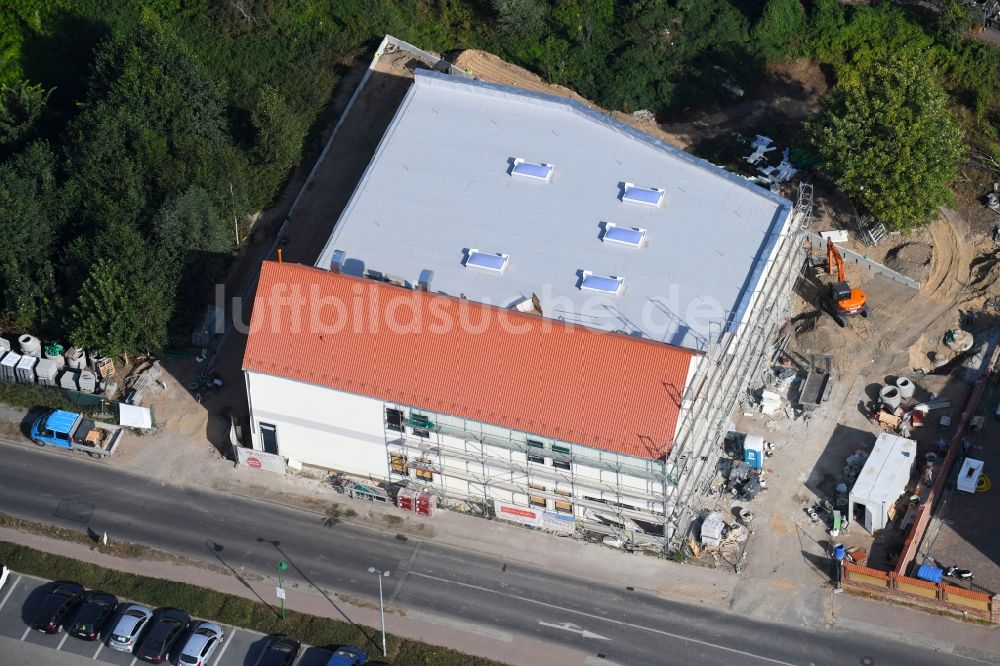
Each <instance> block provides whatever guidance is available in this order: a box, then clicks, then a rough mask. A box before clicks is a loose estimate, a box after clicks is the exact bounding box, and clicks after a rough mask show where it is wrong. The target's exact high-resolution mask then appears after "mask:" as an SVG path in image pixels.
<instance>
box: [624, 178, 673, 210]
mask: <svg viewBox="0 0 1000 666" xmlns="http://www.w3.org/2000/svg"><path fill="white" fill-rule="evenodd" d="M665 194H666V192H664V191H663V190H662V189H660V188H659V187H636V185H635V183H625V192H624V194H622V201H629V202H631V203H639V204H644V205H646V206H656V207H657V208H659V207H660V206H662V205H663V196H664V195H665Z"/></svg>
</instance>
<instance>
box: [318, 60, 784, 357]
mask: <svg viewBox="0 0 1000 666" xmlns="http://www.w3.org/2000/svg"><path fill="white" fill-rule="evenodd" d="M518 160H523V161H524V162H523V163H527V164H529V165H531V167H530V168H533V169H534V170H535V171H537V172H538V173H537V175H536V176H532V177H525V176H522V175H518V174H513V173H512V170H513V168H514V166H515V165H516V164H517V165H521V164H523V163H522V162H520V161H518ZM542 165H544V166H551V167H552V169H551V173H549V175H548V180H546V179H545V178H544V177H542V176H544V175H545V174H543V173H542V170H543V166H542ZM529 175H530V174H529ZM656 190H662V197H660V196H659V195H657V193H656ZM626 194H627V195H628V196H626ZM790 210H791V203H790V202H789V201H788V200H786V199H784V198H782V197H779V196H777V195H775V194H772V193H771V192H768V191H767V190H764V189H762V188H760V187H759V186H757V185H754V184H752V183H750V182H748V181H746V180H745V179H743V178H740V177H739V176H735V175H733V174H730V173H728V172H727V171H725V170H723V169H721V168H719V167H716V166H714V165H711V164H709V163H708V162H705V161H703V160H700V159H698V158H695V157H693V156H691V155H689V154H687V153H685V152H683V151H681V150H679V149H677V148H675V147H673V146H670V145H668V144H666V143H664V142H662V141H659V140H656V139H654V138H652V137H650V136H649V135H647V134H645V133H643V132H640V131H638V130H635V129H633V128H631V127H629V126H627V125H624V124H622V123H619V122H617V121H615V120H613V119H611V118H609V117H607V116H604V115H602V114H599V113H597V112H595V111H592V110H591V109H588V108H586V107H585V106H583V105H581V104H578V103H576V102H573V101H571V100H567V99H563V98H559V97H552V96H548V95H543V94H538V93H532V92H527V91H522V90H518V89H516V88H510V87H507V86H500V85H494V84H487V83H482V82H480V81H473V80H469V79H463V78H460V77H454V76H448V75H444V74H438V73H436V72H425V71H421V70H418V71H417V72H416V76H415V81H414V84H413V86H411V88H410V90H409V92H408V93H407V96H406V98H405V99H404V100H403V102H402V104H401V105H400V108H399V110H398V111H397V113H396V116H395V118H394V120H393V122H392V123H391V125H390V126H389V128H388V129H387V130H386V133H385V135H384V136H383V138H382V142H381V144H380V146H379V148H378V150H377V152H376V154H375V156H374V157H373V159H372V162H371V163H370V164H369V166H368V169H367V171H366V172H365V174H364V176H363V178H362V180H361V182H360V183H359V184H358V187H357V189H356V190H355V192H354V194H353V196H352V198H351V200H350V202H349V203H348V206H347V208H345V210H344V212H343V214H342V215H341V217H340V220H339V221H338V223H337V225H336V228H335V230H334V232H333V234H332V236H331V237H330V240H329V241H328V242H327V245H326V247H325V248H324V250H323V252H322V253H321V255H320V258H319V260H318V261H317V264H316V265H317V266H318V267H321V268H329V267H330V264H331V260H332V258H333V257H334V256H335V255H334V253H335V252H342V253H343V255H340V254H337V255H336V256H338V257H343V263H342V264H341V266H342V270H343V271H344V272H345V273H348V274H352V275H361V274H363V273H365V272H366V271H373V272H377V273H380V274H383V275H392V276H396V277H398V278H401V279H402V280H403V281H404V282H406V283H408V284H410V285H416V284H417V283H418V282H419V281H420V280H421V279H422V278H426V277H427V276H430V286H429V289H430V291H433V292H441V293H445V294H449V295H451V296H462V295H464V296H465V297H466V298H469V299H471V300H475V301H480V302H484V303H490V304H493V305H499V306H502V307H509V306H513V305H516V304H517V303H518V302H521V301H523V300H524V299H530V298H531V295H532V294H533V293H534V294H536V295H537V296H538V297H539V300H540V302H541V306H542V310H543V314H544V316H546V317H553V318H557V319H562V320H565V321H569V322H573V323H579V324H584V325H587V326H591V327H594V328H599V329H604V330H611V331H625V332H627V333H629V334H633V335H638V336H641V337H645V338H650V339H654V340H659V341H663V342H668V343H672V344H676V345H682V346H685V347H689V348H694V349H704V348H705V347H706V346H707V342H708V341H709V340H710V339H711V340H716V339H718V338H719V336H720V335H721V334H722V333H723V332H724V331H725V330H727V329H728V330H732V329H733V328H735V326H734V325H733V322H736V323H737V324H738V323H739V322H740V321H741V320H742V317H743V315H744V310H745V308H746V305H747V301H748V300H749V297H750V295H751V294H752V292H753V291H754V289H755V287H756V285H757V282H758V281H759V279H760V275H761V274H762V271H763V268H764V266H765V264H766V262H767V261H768V259H769V257H770V254H771V252H772V251H773V249H774V247H775V245H776V242H777V240H778V238H779V237H780V235H781V234H782V233H783V231H784V229H785V227H786V225H787V223H788V218H789V212H790ZM612 225H613V226H612ZM609 228H614V229H626V230H629V229H640V230H644V233H643V234H642V240H641V242H640V243H639V245H638V246H635V245H631V244H629V243H628V242H624V243H623V242H611V240H613V238H614V237H615V236H618V235H621V236H622V237H628V235H627V234H621V232H616V233H615V234H613V236H612V239H609V240H608V241H607V242H605V234H606V232H607V230H608V229H609ZM635 236H637V234H633V235H632V236H631V237H632V238H634V237H635ZM472 249H476V250H477V251H478V252H479V253H486V254H501V255H507V256H508V257H509V258H508V260H507V263H506V265H505V267H504V270H503V271H502V272H501V271H487V270H477V269H475V268H474V267H473V268H470V267H468V266H467V262H468V258H469V252H470V250H472ZM585 272H587V275H590V276H597V277H599V278H611V279H612V280H616V279H617V280H619V282H620V287H619V288H618V289H617V290H610V289H609V290H605V289H603V288H601V289H597V290H594V289H590V288H587V289H583V288H581V287H583V286H584V285H583V282H584V278H585V277H586V276H585ZM597 282H600V283H601V284H605V282H603V281H600V280H591V281H590V282H589V283H588V285H593V284H595V283H597ZM606 284H609V285H610V284H611V281H607V282H606Z"/></svg>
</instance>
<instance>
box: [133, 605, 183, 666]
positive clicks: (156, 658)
mask: <svg viewBox="0 0 1000 666" xmlns="http://www.w3.org/2000/svg"><path fill="white" fill-rule="evenodd" d="M190 623H191V616H190V615H188V614H187V613H185V612H184V611H182V610H180V609H179V608H157V609H156V610H155V611H153V619H152V620H150V623H149V629H148V630H147V631H146V635H145V637H143V639H142V642H141V643H139V648H138V649H137V650H136V651H135V656H137V657H139V659H142V660H143V661H148V662H150V663H153V664H162V663H163V662H164V661H166V659H167V655H168V654H170V649H171V648H172V647H174V645H176V643H177V641H178V640H180V637H181V636H182V635H183V634H184V630H185V629H187V628H188V625H189V624H190Z"/></svg>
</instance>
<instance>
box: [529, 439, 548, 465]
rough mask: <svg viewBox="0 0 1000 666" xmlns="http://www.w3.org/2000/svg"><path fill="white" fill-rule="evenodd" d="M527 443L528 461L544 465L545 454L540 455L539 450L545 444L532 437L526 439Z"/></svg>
mask: <svg viewBox="0 0 1000 666" xmlns="http://www.w3.org/2000/svg"><path fill="white" fill-rule="evenodd" d="M527 444H528V462H531V463H538V464H539V465H544V464H545V456H543V455H541V452H542V451H544V450H545V445H544V444H542V443H541V442H539V441H537V440H534V439H529V440H528V441H527Z"/></svg>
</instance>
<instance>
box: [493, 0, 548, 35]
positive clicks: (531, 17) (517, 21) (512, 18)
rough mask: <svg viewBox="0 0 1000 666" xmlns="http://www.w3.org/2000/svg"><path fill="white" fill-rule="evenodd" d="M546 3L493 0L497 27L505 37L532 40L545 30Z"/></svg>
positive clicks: (530, 0)
mask: <svg viewBox="0 0 1000 666" xmlns="http://www.w3.org/2000/svg"><path fill="white" fill-rule="evenodd" d="M546 9H547V7H546V5H545V3H544V2H539V1H538V0H493V11H494V12H496V15H497V29H498V30H499V31H500V34H501V35H503V36H504V37H506V38H507V39H514V40H534V39H538V38H539V37H541V35H542V33H543V32H544V31H545V14H546Z"/></svg>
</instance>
